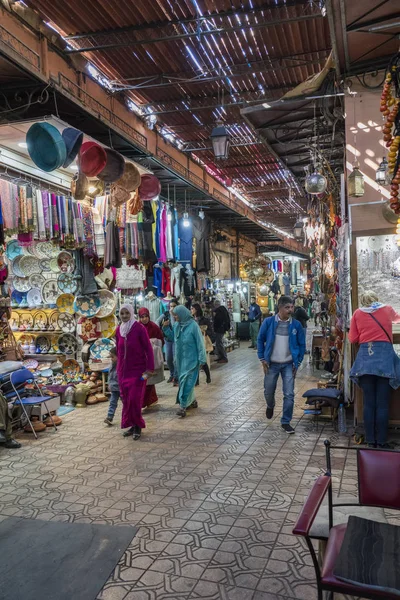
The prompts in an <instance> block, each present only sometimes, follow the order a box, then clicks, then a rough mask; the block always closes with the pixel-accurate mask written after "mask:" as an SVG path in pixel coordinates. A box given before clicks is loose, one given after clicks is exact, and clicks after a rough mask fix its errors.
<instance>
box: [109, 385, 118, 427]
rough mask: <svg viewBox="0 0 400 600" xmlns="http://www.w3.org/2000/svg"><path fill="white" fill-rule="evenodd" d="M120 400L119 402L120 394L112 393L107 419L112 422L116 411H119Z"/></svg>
mask: <svg viewBox="0 0 400 600" xmlns="http://www.w3.org/2000/svg"><path fill="white" fill-rule="evenodd" d="M118 400H119V392H111V395H110V404H109V406H108V413H107V419H110V420H111V421H112V420H113V418H114V415H115V411H116V410H117V405H118Z"/></svg>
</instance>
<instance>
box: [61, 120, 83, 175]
mask: <svg viewBox="0 0 400 600" xmlns="http://www.w3.org/2000/svg"><path fill="white" fill-rule="evenodd" d="M62 138H63V140H64V142H65V147H66V149H67V158H66V159H65V161H64V163H63V167H65V168H66V167H69V165H70V164H71V163H73V162H74V160H75V158H76V157H77V156H78V152H79V150H80V149H81V146H82V142H83V133H82V131H79V130H78V129H74V128H73V127H66V128H65V129H64V131H63V132H62Z"/></svg>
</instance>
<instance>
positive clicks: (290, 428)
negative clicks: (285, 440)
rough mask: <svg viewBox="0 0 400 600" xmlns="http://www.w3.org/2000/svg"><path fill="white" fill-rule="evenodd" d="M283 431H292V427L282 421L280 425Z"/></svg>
mask: <svg viewBox="0 0 400 600" xmlns="http://www.w3.org/2000/svg"><path fill="white" fill-rule="evenodd" d="M281 427H282V429H283V431H286V433H294V429H293V427H292V426H291V425H289V423H284V424H283V425H281Z"/></svg>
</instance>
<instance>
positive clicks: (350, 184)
mask: <svg viewBox="0 0 400 600" xmlns="http://www.w3.org/2000/svg"><path fill="white" fill-rule="evenodd" d="M364 184H365V182H364V175H363V174H362V173H361V171H360V169H359V168H358V165H356V164H355V165H354V166H353V171H352V172H351V173H350V175H349V176H348V178H347V193H348V196H350V197H351V198H361V196H364V191H365V185H364Z"/></svg>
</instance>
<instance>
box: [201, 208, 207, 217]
mask: <svg viewBox="0 0 400 600" xmlns="http://www.w3.org/2000/svg"><path fill="white" fill-rule="evenodd" d="M205 216H206V215H205V213H204V210H203V209H202V208H201V209H200V210H199V217H200V219H204V217H205Z"/></svg>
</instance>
